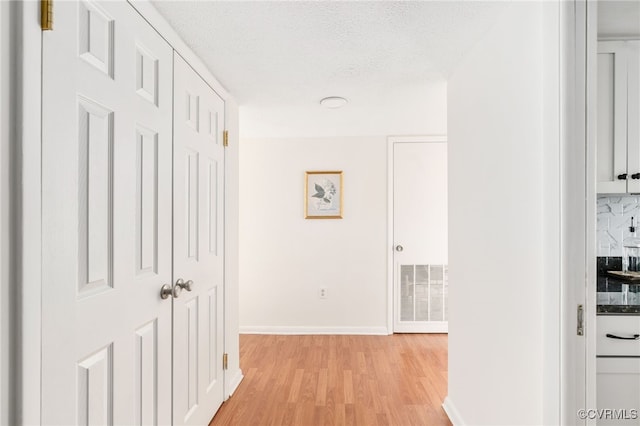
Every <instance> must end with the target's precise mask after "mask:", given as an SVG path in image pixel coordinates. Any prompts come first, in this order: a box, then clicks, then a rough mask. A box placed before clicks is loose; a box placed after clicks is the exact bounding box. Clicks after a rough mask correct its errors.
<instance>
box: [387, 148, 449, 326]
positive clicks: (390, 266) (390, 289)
mask: <svg viewBox="0 0 640 426" xmlns="http://www.w3.org/2000/svg"><path fill="white" fill-rule="evenodd" d="M398 142H404V143H421V142H445V143H446V142H447V135H427V136H389V137H388V138H387V329H388V330H389V334H393V332H394V321H393V315H394V312H395V303H394V278H395V265H394V262H393V247H394V245H395V241H394V236H393V219H394V218H393V159H394V158H393V144H395V143H398Z"/></svg>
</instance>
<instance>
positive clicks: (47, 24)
mask: <svg viewBox="0 0 640 426" xmlns="http://www.w3.org/2000/svg"><path fill="white" fill-rule="evenodd" d="M40 25H41V26H42V31H50V30H52V29H53V0H40Z"/></svg>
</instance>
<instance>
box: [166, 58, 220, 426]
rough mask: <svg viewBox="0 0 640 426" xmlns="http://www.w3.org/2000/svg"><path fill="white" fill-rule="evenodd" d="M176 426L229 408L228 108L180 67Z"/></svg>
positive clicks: (175, 189) (184, 66) (176, 84)
mask: <svg viewBox="0 0 640 426" xmlns="http://www.w3.org/2000/svg"><path fill="white" fill-rule="evenodd" d="M174 73H175V81H174V103H175V107H174V120H175V122H174V166H173V167H174V186H173V193H174V208H173V217H174V221H173V230H174V253H173V264H174V280H175V281H176V282H177V280H179V279H182V280H183V281H185V282H188V281H191V282H192V284H191V285H190V286H189V287H190V291H187V290H186V289H185V291H182V293H181V294H180V295H179V296H178V297H177V298H176V299H174V305H173V306H174V313H173V330H174V333H173V335H174V344H173V351H174V352H173V356H174V364H173V389H174V397H173V424H174V425H205V424H208V422H209V421H210V420H211V418H212V416H213V414H214V413H215V412H216V410H217V408H218V407H219V406H220V404H222V401H223V370H222V355H223V352H224V347H223V316H222V315H223V301H224V293H223V292H224V286H223V278H224V245H223V242H224V226H223V224H224V192H223V191H224V145H223V132H224V101H223V100H222V98H220V97H219V96H218V95H217V94H216V93H215V92H214V91H213V90H212V89H211V88H210V87H209V86H208V85H207V84H206V83H205V82H204V80H202V78H200V76H199V75H198V74H196V72H195V71H194V70H193V69H192V68H191V67H190V66H189V65H188V64H187V63H186V62H185V61H184V60H183V59H182V58H181V57H180V56H179V55H177V54H176V55H175V61H174Z"/></svg>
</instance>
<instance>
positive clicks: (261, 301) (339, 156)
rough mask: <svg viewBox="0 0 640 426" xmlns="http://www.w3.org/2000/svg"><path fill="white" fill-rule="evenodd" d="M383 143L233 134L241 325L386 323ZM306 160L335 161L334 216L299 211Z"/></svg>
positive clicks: (355, 327)
mask: <svg viewBox="0 0 640 426" xmlns="http://www.w3.org/2000/svg"><path fill="white" fill-rule="evenodd" d="M386 143H387V142H386V137H382V136H377V137H358V138H356V137H353V138H339V137H335V138H295V139H261V140H257V139H242V140H241V146H240V149H241V151H240V156H241V170H240V326H241V327H240V330H241V332H320V333H321V332H334V333H341V332H342V333H382V334H384V333H386V332H387V322H386V321H387V317H386V309H387V298H386V297H387V282H386V276H387V272H386V271H387V266H386V260H387V257H386V255H387V252H386V238H387V235H386V230H387V214H386V212H387V207H386V201H387V191H386V188H387V157H386V153H387V144H386ZM307 170H343V171H344V219H331V220H322V219H314V220H311V219H304V204H303V201H304V196H303V194H304V172H305V171H307ZM320 287H327V289H328V298H327V299H323V300H321V299H320V298H319V297H318V291H319V288H320Z"/></svg>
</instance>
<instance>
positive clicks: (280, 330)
mask: <svg viewBox="0 0 640 426" xmlns="http://www.w3.org/2000/svg"><path fill="white" fill-rule="evenodd" d="M240 334H292V335H307V334H350V335H380V336H387V335H389V334H390V333H389V330H387V327H281V326H262V325H260V326H242V327H240Z"/></svg>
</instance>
